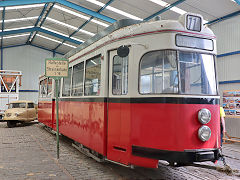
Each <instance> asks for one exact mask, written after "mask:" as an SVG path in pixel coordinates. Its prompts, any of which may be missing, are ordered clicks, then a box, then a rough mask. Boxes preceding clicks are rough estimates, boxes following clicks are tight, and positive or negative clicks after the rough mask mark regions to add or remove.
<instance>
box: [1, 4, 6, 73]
mask: <svg viewBox="0 0 240 180" xmlns="http://www.w3.org/2000/svg"><path fill="white" fill-rule="evenodd" d="M4 20H5V7H3V11H2V32H3V30H4ZM1 70H3V36H1Z"/></svg>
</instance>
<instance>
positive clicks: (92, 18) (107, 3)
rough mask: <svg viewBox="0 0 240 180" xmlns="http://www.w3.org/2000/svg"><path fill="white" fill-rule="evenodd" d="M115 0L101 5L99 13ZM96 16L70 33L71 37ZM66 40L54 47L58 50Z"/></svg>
mask: <svg viewBox="0 0 240 180" xmlns="http://www.w3.org/2000/svg"><path fill="white" fill-rule="evenodd" d="M113 1H114V0H110V1H108V2H107V3H106V4H105V5H104V6H103V7H101V9H99V10H98V11H97V13H100V12H102V11H103V10H104V9H105V8H106V7H107V6H109V5H110V4H111V3H112V2H113ZM93 18H94V16H92V17H91V18H90V19H88V20H87V21H85V22H84V23H83V24H82V25H81V26H80V27H79V28H78V29H77V30H76V31H74V32H73V33H72V34H70V35H69V37H72V36H73V35H74V34H76V33H77V32H78V31H79V30H80V29H82V28H83V27H84V26H86V25H87V24H88V23H89V22H90V21H91V20H92V19H93ZM64 42H65V41H63V42H62V43H61V44H58V45H57V47H56V48H55V49H54V50H56V49H57V48H59V47H60V46H61V45H62V44H63V43H64Z"/></svg>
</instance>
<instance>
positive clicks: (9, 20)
mask: <svg viewBox="0 0 240 180" xmlns="http://www.w3.org/2000/svg"><path fill="white" fill-rule="evenodd" d="M37 18H38V16H34V17H27V18H18V19H6V20H4V23H8V22H18V21H28V20H32V19H37ZM2 22H3V20H0V23H2Z"/></svg>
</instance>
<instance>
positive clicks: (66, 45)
mask: <svg viewBox="0 0 240 180" xmlns="http://www.w3.org/2000/svg"><path fill="white" fill-rule="evenodd" d="M63 45H65V46H69V47H71V48H77V46H73V45H71V44H67V43H63Z"/></svg>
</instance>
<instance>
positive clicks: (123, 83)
mask: <svg viewBox="0 0 240 180" xmlns="http://www.w3.org/2000/svg"><path fill="white" fill-rule="evenodd" d="M127 92H128V56H127V57H124V58H121V57H119V56H114V58H113V74H112V93H113V94H114V95H123V94H127Z"/></svg>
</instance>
